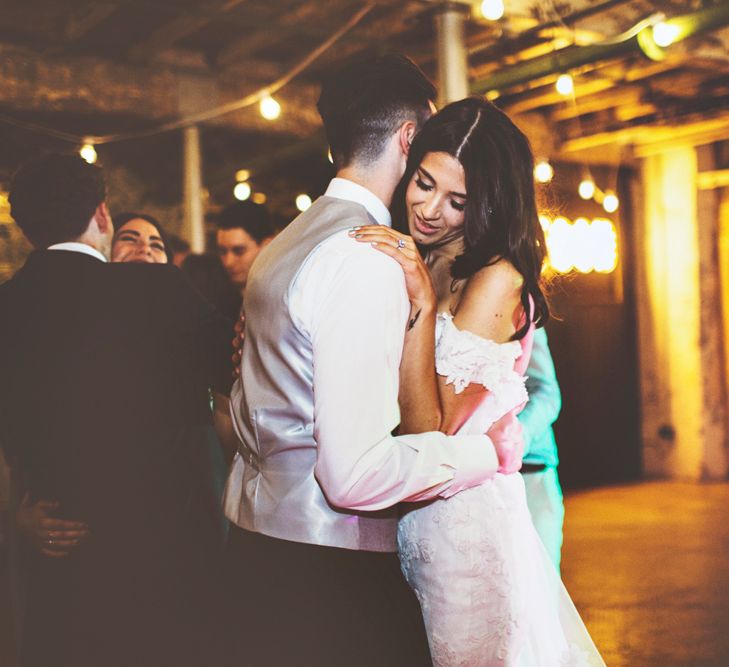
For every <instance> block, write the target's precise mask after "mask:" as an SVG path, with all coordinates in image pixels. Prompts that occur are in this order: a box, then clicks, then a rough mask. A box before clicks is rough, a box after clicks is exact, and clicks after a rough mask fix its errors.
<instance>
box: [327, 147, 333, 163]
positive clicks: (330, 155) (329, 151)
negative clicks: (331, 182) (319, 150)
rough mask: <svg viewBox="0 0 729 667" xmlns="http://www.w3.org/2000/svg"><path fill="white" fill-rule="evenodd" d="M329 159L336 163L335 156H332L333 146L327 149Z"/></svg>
mask: <svg viewBox="0 0 729 667" xmlns="http://www.w3.org/2000/svg"><path fill="white" fill-rule="evenodd" d="M327 160H329V162H331V163H332V164H334V157H333V156H332V149H331V148H330V149H329V150H328V151H327Z"/></svg>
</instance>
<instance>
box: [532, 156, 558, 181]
mask: <svg viewBox="0 0 729 667" xmlns="http://www.w3.org/2000/svg"><path fill="white" fill-rule="evenodd" d="M553 176H554V169H552V165H551V164H549V162H547V161H546V160H540V161H539V162H537V164H536V165H534V178H535V179H536V180H537V182H539V183H549V181H551V180H552V177H553Z"/></svg>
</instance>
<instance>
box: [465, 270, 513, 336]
mask: <svg viewBox="0 0 729 667" xmlns="http://www.w3.org/2000/svg"><path fill="white" fill-rule="evenodd" d="M523 284H524V279H523V277H522V275H521V274H520V273H519V271H517V269H516V268H515V267H514V265H513V264H512V263H511V262H509V261H508V260H505V259H500V260H498V261H497V262H494V263H493V264H490V265H489V266H484V267H483V268H481V269H479V270H478V271H477V272H476V273H474V274H473V275H472V276H471V277H470V278H469V279H468V281H467V283H466V285H465V287H464V289H463V294H462V296H461V299H460V301H459V303H458V308H457V309H456V312H455V324H456V325H457V326H458V327H459V328H465V329H467V330H469V331H472V332H473V333H475V334H478V335H480V336H483V337H484V338H490V339H491V340H494V341H496V342H506V341H508V340H509V339H510V338H511V336H512V335H513V334H514V330H515V329H514V325H513V321H514V312H515V310H516V309H517V308H518V307H519V305H520V302H521V290H522V286H523Z"/></svg>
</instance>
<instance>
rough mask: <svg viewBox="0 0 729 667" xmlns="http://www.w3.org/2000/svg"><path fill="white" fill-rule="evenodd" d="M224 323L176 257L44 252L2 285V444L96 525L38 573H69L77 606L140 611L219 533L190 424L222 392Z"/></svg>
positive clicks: (37, 494) (42, 485)
mask: <svg viewBox="0 0 729 667" xmlns="http://www.w3.org/2000/svg"><path fill="white" fill-rule="evenodd" d="M230 326H231V325H230V323H229V322H228V321H227V320H225V319H224V318H222V317H221V316H219V315H218V314H216V312H215V311H214V310H213V309H212V307H211V306H209V304H208V303H207V302H206V301H204V300H203V299H202V297H200V296H199V295H198V294H197V292H195V291H194V290H193V289H192V288H191V286H190V285H189V283H187V280H186V278H185V277H184V276H183V275H182V273H181V272H180V271H179V270H178V269H176V268H175V267H172V266H163V265H142V264H105V263H103V262H101V261H99V260H98V259H95V258H93V257H90V256H88V255H85V254H82V253H77V252H68V251H60V250H46V251H38V252H36V253H33V254H32V255H31V257H30V258H29V259H28V261H27V263H26V264H25V266H24V267H23V268H22V269H21V270H20V271H19V272H18V273H17V274H16V275H15V277H14V278H13V279H11V280H10V281H8V282H7V283H5V284H4V285H2V286H0V442H2V443H3V444H4V446H5V448H6V450H7V452H8V454H9V457H10V459H11V460H12V461H14V462H15V463H16V465H18V466H19V468H20V469H21V470H22V472H23V473H24V475H25V477H26V478H27V481H28V487H29V491H30V494H31V496H32V497H33V498H36V499H42V498H47V499H57V500H59V501H60V512H59V514H60V515H61V516H67V517H69V518H79V519H83V520H85V521H87V522H88V523H89V525H90V526H91V529H92V535H91V537H90V538H89V540H88V541H87V543H86V544H85V545H84V546H83V548H81V549H79V550H78V553H76V554H74V556H73V557H72V558H70V559H64V561H57V562H54V563H51V562H49V561H48V562H42V563H41V572H40V573H36V576H38V577H40V578H41V579H42V578H43V576H42V575H43V572H42V570H43V568H46V569H49V568H50V570H51V571H52V574H53V577H55V580H56V581H58V580H63V579H64V578H70V579H71V580H73V581H74V584H73V586H74V589H73V591H72V595H73V596H74V597H75V599H76V602H77V603H78V606H77V608H76V611H77V612H78V609H84V608H86V610H87V611H88V612H89V613H91V614H93V612H92V611H91V610H92V609H93V607H95V606H96V607H97V608H98V607H99V605H103V604H104V603H105V601H106V602H107V603H108V604H109V605H110V606H114V605H118V606H116V607H115V608H116V609H117V610H118V611H119V612H120V613H121V614H122V615H123V613H124V609H125V608H126V609H127V611H128V612H130V613H134V607H135V606H136V605H137V604H138V603H139V604H140V605H143V604H144V602H145V597H144V596H145V595H146V594H147V593H148V592H150V590H151V589H154V587H156V586H162V582H163V581H166V582H167V584H168V585H169V586H174V583H173V582H174V577H168V576H167V574H169V572H170V571H171V570H174V569H175V564H176V563H180V562H183V561H185V559H186V554H188V553H193V552H194V553H196V554H198V555H199V554H200V553H201V547H202V546H203V545H204V544H206V543H207V542H212V541H213V540H214V539H215V530H216V528H217V524H216V517H215V516H214V515H211V514H209V513H208V511H207V510H208V507H206V504H208V503H209V502H210V501H211V497H210V490H211V489H210V486H209V485H208V484H207V482H208V481H209V480H208V477H207V474H206V467H207V466H208V465H209V464H208V463H207V462H208V461H209V456H208V453H207V452H206V451H205V449H204V447H205V444H204V442H205V441H204V438H202V437H197V434H199V433H200V432H201V430H203V429H204V428H205V427H206V426H207V425H208V424H209V422H210V410H209V406H208V401H207V388H208V387H210V386H213V387H215V388H217V389H219V390H222V391H225V390H226V389H228V388H229V377H230V362H229V358H230V332H231V328H230ZM196 559H197V556H194V557H191V558H190V562H192V561H195V560H196ZM203 561H204V559H202V560H200V559H197V562H200V563H202V562H203ZM59 568H60V569H59ZM180 572H181V570H180ZM181 576H184V575H181ZM160 590H161V589H160ZM160 594H161V595H162V597H164V595H165V594H164V592H162V593H160ZM152 597H153V598H154V599H156V598H157V597H158V596H155V595H153V596H152ZM110 598H112V599H110ZM123 599H127V601H128V603H129V604H128V605H126V607H125V605H124V603H123ZM135 600H136V601H135ZM120 601H122V602H121V603H120ZM140 611H141V608H140ZM99 613H102V612H101V610H100V609H99ZM77 615H78V616H79V617H83V618H84V619H85V622H88V621H89V614H87V613H81V612H79V614H77ZM117 620H118V619H117Z"/></svg>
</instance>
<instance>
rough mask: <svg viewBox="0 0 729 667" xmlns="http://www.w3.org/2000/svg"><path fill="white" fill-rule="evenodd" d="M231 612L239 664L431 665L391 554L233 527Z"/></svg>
mask: <svg viewBox="0 0 729 667" xmlns="http://www.w3.org/2000/svg"><path fill="white" fill-rule="evenodd" d="M227 567H228V568H229V572H228V583H229V586H230V592H231V598H230V605H231V608H230V614H231V616H232V617H233V618H235V619H236V621H237V624H238V629H237V631H236V633H235V634H236V637H237V639H238V641H237V647H236V648H235V649H234V650H235V651H236V652H237V654H238V658H239V660H238V661H237V662H238V664H239V665H241V666H244V665H245V667H289V666H291V667H294V666H296V667H329V666H331V667H335V666H336V667H342V666H343V665H347V667H430V665H431V661H430V654H429V652H428V642H427V638H426V635H425V629H424V627H423V621H422V615H421V613H420V607H419V605H418V601H417V599H416V598H415V595H414V594H413V592H412V591H411V590H410V588H409V587H408V585H407V583H406V582H405V580H404V578H403V576H402V574H401V572H400V566H399V563H398V560H397V556H396V555H395V554H383V553H373V552H366V551H352V550H349V549H338V548H333V547H322V546H317V545H311V544H301V543H298V542H289V541H286V540H279V539H275V538H271V537H267V536H265V535H261V534H258V533H253V532H250V531H246V530H241V529H240V528H238V527H236V526H232V527H231V531H230V535H229V539H228V550H227Z"/></svg>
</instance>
